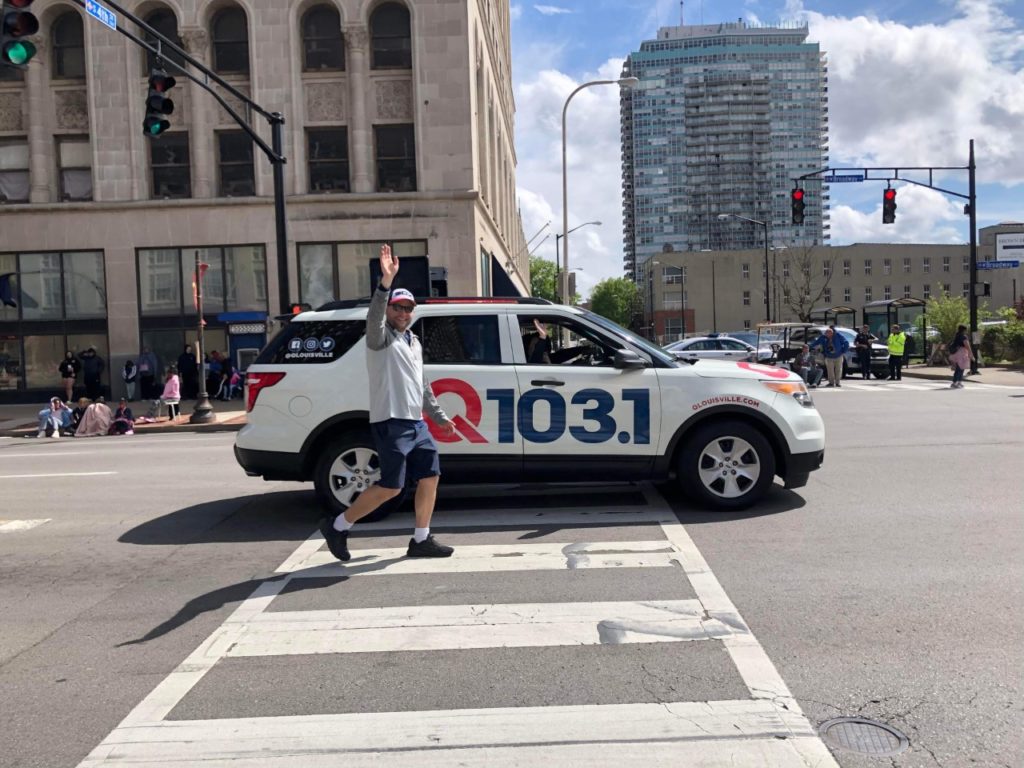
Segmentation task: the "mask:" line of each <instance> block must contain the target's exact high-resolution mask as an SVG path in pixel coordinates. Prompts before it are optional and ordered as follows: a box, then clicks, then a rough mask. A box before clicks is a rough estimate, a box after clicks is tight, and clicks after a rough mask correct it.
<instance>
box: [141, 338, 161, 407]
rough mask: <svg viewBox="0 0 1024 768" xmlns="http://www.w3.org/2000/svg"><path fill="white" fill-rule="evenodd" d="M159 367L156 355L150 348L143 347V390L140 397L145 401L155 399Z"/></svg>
mask: <svg viewBox="0 0 1024 768" xmlns="http://www.w3.org/2000/svg"><path fill="white" fill-rule="evenodd" d="M158 365H159V361H158V360H157V359H156V355H154V354H153V352H152V351H151V350H150V348H149V347H143V348H142V354H141V355H139V388H140V390H141V391H140V392H139V396H140V397H141V398H142V399H143V400H149V399H150V398H152V397H153V389H154V385H155V383H156V372H157V367H158Z"/></svg>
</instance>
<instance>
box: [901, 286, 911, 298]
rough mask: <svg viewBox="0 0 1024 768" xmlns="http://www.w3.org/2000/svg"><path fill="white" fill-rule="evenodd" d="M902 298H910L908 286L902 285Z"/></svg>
mask: <svg viewBox="0 0 1024 768" xmlns="http://www.w3.org/2000/svg"><path fill="white" fill-rule="evenodd" d="M903 298H904V299H909V298H910V286H909V285H904V286H903Z"/></svg>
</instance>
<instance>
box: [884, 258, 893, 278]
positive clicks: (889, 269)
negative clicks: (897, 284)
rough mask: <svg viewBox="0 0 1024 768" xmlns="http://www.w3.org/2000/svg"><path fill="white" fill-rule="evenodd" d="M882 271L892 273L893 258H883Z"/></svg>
mask: <svg viewBox="0 0 1024 768" xmlns="http://www.w3.org/2000/svg"><path fill="white" fill-rule="evenodd" d="M882 271H883V272H884V273H885V274H887V275H891V274H892V259H883V260H882Z"/></svg>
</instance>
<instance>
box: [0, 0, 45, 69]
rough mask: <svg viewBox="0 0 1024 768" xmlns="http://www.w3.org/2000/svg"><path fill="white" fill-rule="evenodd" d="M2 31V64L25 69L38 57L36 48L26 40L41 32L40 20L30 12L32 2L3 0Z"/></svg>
mask: <svg viewBox="0 0 1024 768" xmlns="http://www.w3.org/2000/svg"><path fill="white" fill-rule="evenodd" d="M3 4H4V5H3V21H2V29H0V64H3V65H4V66H6V67H17V68H18V69H24V68H25V65H26V64H28V61H29V59H31V58H32V57H33V56H35V55H36V47H35V46H34V45H33V44H32V43H31V42H29V41H28V40H26V39H25V38H27V37H31V36H32V35H34V34H35V33H36V32H38V31H39V19H37V18H36V17H35V16H34V15H33V14H32V13H30V12H29V11H28V7H29V6H30V5H32V0H3Z"/></svg>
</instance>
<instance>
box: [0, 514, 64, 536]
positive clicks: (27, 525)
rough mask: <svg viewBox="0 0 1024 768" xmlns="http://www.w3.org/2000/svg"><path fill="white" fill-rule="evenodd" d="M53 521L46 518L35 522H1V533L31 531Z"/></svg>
mask: <svg viewBox="0 0 1024 768" xmlns="http://www.w3.org/2000/svg"><path fill="white" fill-rule="evenodd" d="M52 519H53V518H51V517H44V518H38V519H35V520H0V533H17V532H19V531H29V530H31V529H33V528H35V527H37V526H40V525H45V524H46V523H48V522H50V520H52Z"/></svg>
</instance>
